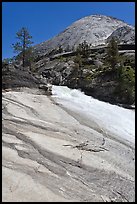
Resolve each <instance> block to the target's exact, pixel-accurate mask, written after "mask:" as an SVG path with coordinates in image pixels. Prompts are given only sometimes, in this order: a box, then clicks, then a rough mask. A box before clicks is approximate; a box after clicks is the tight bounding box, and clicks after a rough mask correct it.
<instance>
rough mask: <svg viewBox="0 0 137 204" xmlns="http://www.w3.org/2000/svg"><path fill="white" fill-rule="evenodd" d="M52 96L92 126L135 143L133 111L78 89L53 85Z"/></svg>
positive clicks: (75, 115)
mask: <svg viewBox="0 0 137 204" xmlns="http://www.w3.org/2000/svg"><path fill="white" fill-rule="evenodd" d="M52 93H53V96H52V97H53V98H54V100H55V101H56V102H57V103H59V104H60V105H61V106H62V107H64V108H65V109H66V110H68V111H69V112H71V113H72V114H73V117H76V118H79V119H81V121H82V122H83V123H84V124H85V125H87V126H90V127H92V128H95V129H98V130H99V131H101V130H102V132H104V133H105V135H106V136H107V135H108V134H109V135H111V136H113V137H115V138H117V139H124V140H125V141H129V142H132V143H133V144H134V143H135V111H134V110H129V109H125V108H122V107H119V106H117V105H112V104H110V103H106V102H102V101H99V100H97V99H94V98H93V97H91V96H87V95H85V94H84V93H82V92H81V91H80V90H76V89H70V88H68V87H66V86H53V88H52Z"/></svg>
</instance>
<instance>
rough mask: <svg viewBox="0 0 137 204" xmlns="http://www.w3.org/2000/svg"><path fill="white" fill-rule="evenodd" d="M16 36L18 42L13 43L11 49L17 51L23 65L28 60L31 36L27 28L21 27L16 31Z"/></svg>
mask: <svg viewBox="0 0 137 204" xmlns="http://www.w3.org/2000/svg"><path fill="white" fill-rule="evenodd" d="M16 38H17V39H18V40H19V42H17V43H15V44H13V49H14V51H15V52H17V53H19V56H20V57H21V59H22V63H23V67H25V63H26V61H27V60H28V55H27V52H28V49H29V48H30V47H31V45H32V44H33V42H32V41H31V39H32V36H31V35H30V34H29V32H28V30H27V28H25V27H23V28H21V30H19V31H18V32H17V33H16ZM29 56H30V55H29Z"/></svg>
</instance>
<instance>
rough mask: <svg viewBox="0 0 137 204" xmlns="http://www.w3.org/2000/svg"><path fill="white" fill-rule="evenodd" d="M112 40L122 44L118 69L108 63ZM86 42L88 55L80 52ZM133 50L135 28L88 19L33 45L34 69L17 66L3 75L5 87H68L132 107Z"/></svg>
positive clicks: (108, 20) (112, 20) (107, 19)
mask: <svg viewBox="0 0 137 204" xmlns="http://www.w3.org/2000/svg"><path fill="white" fill-rule="evenodd" d="M113 37H116V38H117V39H118V43H119V45H118V49H119V50H118V52H119V60H117V63H116V67H117V68H118V67H119V70H118V69H117V68H116V70H111V67H110V64H108V62H107V61H106V53H107V46H108V44H109V42H110V40H111V39H112V38H113ZM83 42H85V43H86V45H85V44H84V46H85V47H86V46H88V49H87V48H86V49H87V50H88V52H86V53H85V51H84V52H83V51H80V50H79V51H78V47H79V46H80V44H81V43H83ZM82 46H83V45H82ZM82 49H83V48H82ZM84 49H85V48H84ZM134 49H135V28H134V27H133V26H130V25H128V24H127V23H125V22H123V21H121V20H118V19H116V18H113V17H109V16H103V15H91V16H87V17H85V18H82V19H80V20H78V21H76V22H74V23H73V24H72V25H71V26H69V27H68V28H66V30H64V31H63V32H62V33H60V34H59V35H57V36H55V37H54V38H52V39H50V40H49V41H45V42H43V43H41V44H39V45H36V46H34V53H35V56H36V58H35V60H34V61H33V63H32V65H31V70H30V71H29V72H28V71H27V72H26V73H24V71H23V72H22V70H21V69H20V68H19V69H18V66H17V68H16V69H12V73H11V70H10V71H8V74H7V73H6V74H3V86H5V87H7V86H10V87H11V86H16V84H17V85H18V86H21V85H19V84H20V82H21V84H22V86H27V87H31V85H32V86H33V87H34V86H35V87H36V86H39V85H36V84H41V83H44V84H46V83H51V84H53V85H65V86H68V87H70V88H77V89H81V90H82V91H84V92H85V93H86V94H87V95H91V96H93V97H95V98H98V99H100V100H103V101H106V102H110V103H114V104H129V105H133V104H134V102H135V94H134V93H135V88H134V82H135V50H134ZM78 52H79V53H78ZM13 67H14V66H13ZM14 68H15V67H14ZM25 69H29V67H27V68H25ZM118 76H120V77H118ZM23 77H24V78H23ZM8 84H9V85H8Z"/></svg>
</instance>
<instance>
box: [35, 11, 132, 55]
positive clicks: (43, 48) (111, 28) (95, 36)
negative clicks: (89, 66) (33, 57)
mask: <svg viewBox="0 0 137 204" xmlns="http://www.w3.org/2000/svg"><path fill="white" fill-rule="evenodd" d="M122 27H128V28H130V29H131V30H132V32H129V33H128V35H127V36H126V42H127V43H131V44H134V35H135V31H134V27H133V26H130V25H128V24H127V23H125V22H124V21H122V20H119V19H117V18H115V17H112V16H105V15H102V14H94V15H90V16H85V17H83V18H81V19H79V20H77V21H75V22H74V23H72V24H71V25H70V26H69V27H67V28H66V29H65V30H64V31H62V32H61V33H59V34H58V35H57V36H55V37H53V38H52V39H50V40H48V41H45V42H43V43H41V44H39V45H36V46H35V47H34V49H35V52H36V53H37V54H40V55H44V54H47V53H49V52H51V51H52V50H53V49H58V48H59V47H62V48H63V49H64V50H65V49H67V47H68V46H69V47H70V48H71V49H72V48H74V49H75V48H76V47H77V46H78V45H79V44H80V43H82V42H83V41H86V42H87V43H88V44H91V45H92V46H98V45H101V44H106V42H107V39H108V38H109V37H110V36H111V35H112V34H113V32H115V31H116V30H117V29H120V28H122ZM120 31H121V32H123V30H119V35H120V38H119V39H120V40H121V42H125V41H122V39H121V38H122V36H123V35H122V34H121V33H120ZM116 34H117V32H116ZM130 35H131V36H130ZM128 38H129V42H128Z"/></svg>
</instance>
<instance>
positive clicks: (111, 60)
mask: <svg viewBox="0 0 137 204" xmlns="http://www.w3.org/2000/svg"><path fill="white" fill-rule="evenodd" d="M106 54H107V55H106V61H107V63H108V64H109V65H110V67H111V68H112V69H113V70H115V68H116V65H117V64H118V62H119V53H118V44H117V41H116V40H115V38H114V37H112V38H111V40H110V41H109V44H108V47H107V53H106Z"/></svg>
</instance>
